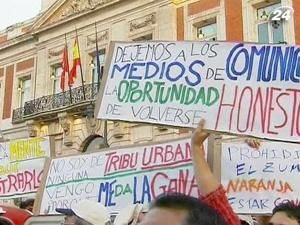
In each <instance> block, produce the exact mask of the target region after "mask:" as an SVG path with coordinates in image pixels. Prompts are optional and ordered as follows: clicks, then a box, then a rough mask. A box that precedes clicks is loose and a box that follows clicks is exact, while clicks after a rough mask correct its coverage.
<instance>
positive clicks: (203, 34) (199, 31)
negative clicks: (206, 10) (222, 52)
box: [195, 19, 217, 41]
mask: <svg viewBox="0 0 300 225" xmlns="http://www.w3.org/2000/svg"><path fill="white" fill-rule="evenodd" d="M195 30H196V38H197V39H198V40H203V41H204V40H205V41H216V40H217V23H216V19H212V20H208V21H204V22H200V23H198V24H196V25H195Z"/></svg>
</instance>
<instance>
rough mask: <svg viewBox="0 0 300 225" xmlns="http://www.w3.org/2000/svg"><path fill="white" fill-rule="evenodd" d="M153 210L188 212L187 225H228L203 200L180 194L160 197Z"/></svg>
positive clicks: (154, 203) (151, 207) (152, 206)
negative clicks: (164, 209)
mask: <svg viewBox="0 0 300 225" xmlns="http://www.w3.org/2000/svg"><path fill="white" fill-rule="evenodd" d="M153 208H167V209H175V210H186V211H187V213H188V215H187V217H186V218H185V222H184V224H185V225H226V223H225V221H224V219H223V218H222V217H221V216H220V215H219V214H218V213H217V212H216V211H215V210H214V209H212V208H211V207H209V206H208V205H206V204H205V203H203V202H201V200H199V199H197V198H194V197H189V196H186V195H183V194H179V193H168V194H165V195H161V196H159V197H158V198H157V199H156V200H155V201H154V202H152V204H151V206H150V210H151V209H153Z"/></svg>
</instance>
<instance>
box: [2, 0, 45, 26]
mask: <svg viewBox="0 0 300 225" xmlns="http://www.w3.org/2000/svg"><path fill="white" fill-rule="evenodd" d="M40 9H41V0H2V1H1V6H0V30H4V29H5V28H6V27H8V26H10V25H13V24H15V23H18V22H22V21H24V20H27V19H30V18H32V17H34V16H36V15H37V14H38V13H39V11H40Z"/></svg>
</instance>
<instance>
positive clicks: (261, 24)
mask: <svg viewBox="0 0 300 225" xmlns="http://www.w3.org/2000/svg"><path fill="white" fill-rule="evenodd" d="M280 5H281V4H280V3H276V4H272V5H268V6H264V7H261V8H257V32H258V42H259V43H274V44H278V43H283V42H284V37H283V24H282V23H281V22H277V23H276V24H273V26H272V24H271V23H270V22H269V20H268V17H269V15H270V13H271V12H272V11H273V10H274V9H275V8H278V7H280Z"/></svg>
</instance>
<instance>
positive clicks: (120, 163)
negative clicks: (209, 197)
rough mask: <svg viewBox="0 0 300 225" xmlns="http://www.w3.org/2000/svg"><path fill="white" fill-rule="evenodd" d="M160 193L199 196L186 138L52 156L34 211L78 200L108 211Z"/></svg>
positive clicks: (65, 206)
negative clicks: (38, 208) (100, 204)
mask: <svg viewBox="0 0 300 225" xmlns="http://www.w3.org/2000/svg"><path fill="white" fill-rule="evenodd" d="M165 192H180V193H185V194H187V195H193V196H198V195H199V193H198V188H197V184H196V181H195V178H194V172H193V169H192V165H191V147H190V139H184V140H180V141H175V142H170V143H165V144H156V145H149V146H141V147H131V148H125V149H120V150H118V151H114V150H111V151H107V152H98V153H92V154H88V155H79V156H70V157H65V158H58V159H53V160H52V162H51V165H50V168H49V172H48V175H47V179H46V185H45V188H44V193H43V198H42V203H41V209H40V213H41V214H44V213H49V214H54V213H55V208H59V207H60V208H70V206H72V205H73V204H74V203H76V202H77V201H79V200H80V199H83V198H88V199H91V200H94V201H99V202H101V203H103V204H104V205H105V206H106V207H107V208H108V209H109V210H110V211H111V212H112V213H114V212H118V211H119V210H120V209H122V208H124V207H126V206H127V205H129V204H134V203H148V202H150V201H151V200H152V199H153V198H155V197H156V196H158V195H159V194H161V193H165Z"/></svg>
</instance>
